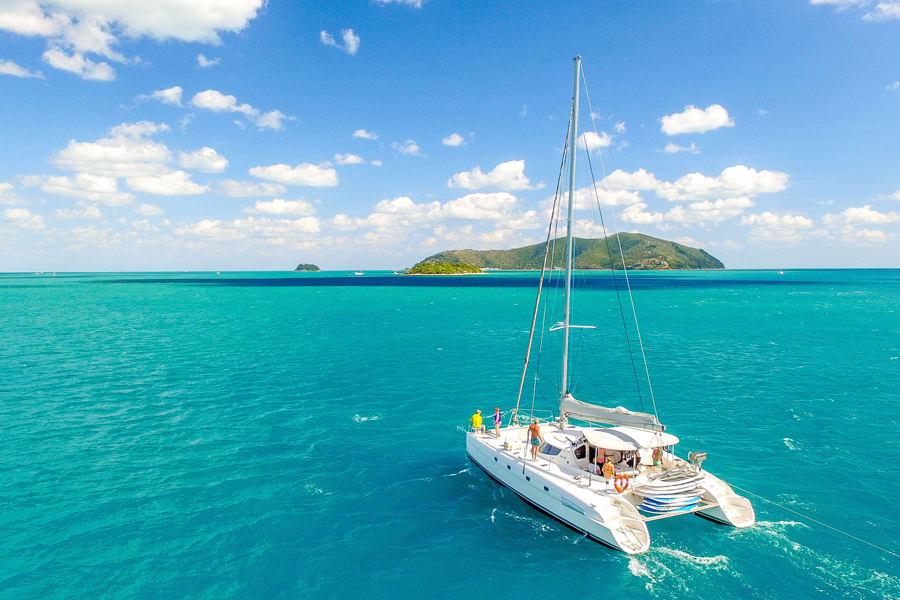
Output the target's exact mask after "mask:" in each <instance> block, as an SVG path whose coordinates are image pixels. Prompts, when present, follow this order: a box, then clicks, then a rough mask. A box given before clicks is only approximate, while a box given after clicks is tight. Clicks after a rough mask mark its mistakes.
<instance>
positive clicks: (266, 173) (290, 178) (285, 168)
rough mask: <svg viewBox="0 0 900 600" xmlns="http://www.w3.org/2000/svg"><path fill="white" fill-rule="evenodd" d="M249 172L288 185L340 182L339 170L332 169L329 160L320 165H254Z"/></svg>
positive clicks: (260, 177)
mask: <svg viewBox="0 0 900 600" xmlns="http://www.w3.org/2000/svg"><path fill="white" fill-rule="evenodd" d="M248 172H249V173H250V174H251V175H253V176H254V177H258V178H259V179H265V180H267V181H275V182H277V183H283V184H286V185H305V186H311V187H333V186H336V185H337V184H338V175H337V171H335V170H334V169H332V168H331V164H330V163H327V162H326V163H322V164H320V165H311V164H309V163H302V164H299V165H297V166H296V167H291V166H289V165H285V164H278V165H270V166H267V167H253V168H252V169H250V170H249V171H248Z"/></svg>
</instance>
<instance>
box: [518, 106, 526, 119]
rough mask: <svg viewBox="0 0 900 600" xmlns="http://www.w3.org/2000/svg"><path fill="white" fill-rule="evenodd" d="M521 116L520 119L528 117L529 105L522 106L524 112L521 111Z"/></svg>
mask: <svg viewBox="0 0 900 600" xmlns="http://www.w3.org/2000/svg"><path fill="white" fill-rule="evenodd" d="M519 116H520V117H526V116H528V105H527V104H523V105H522V110H520V111H519Z"/></svg>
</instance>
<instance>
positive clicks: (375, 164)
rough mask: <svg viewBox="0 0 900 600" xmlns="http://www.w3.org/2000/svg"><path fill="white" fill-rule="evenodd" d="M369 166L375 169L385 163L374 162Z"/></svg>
mask: <svg viewBox="0 0 900 600" xmlns="http://www.w3.org/2000/svg"><path fill="white" fill-rule="evenodd" d="M369 164H370V165H372V166H373V167H380V166H381V165H382V164H384V163H382V162H381V161H380V160H373V161H372V162H370V163H369Z"/></svg>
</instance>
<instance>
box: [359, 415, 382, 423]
mask: <svg viewBox="0 0 900 600" xmlns="http://www.w3.org/2000/svg"><path fill="white" fill-rule="evenodd" d="M382 418H383V417H382V416H381V415H372V416H371V417H361V416H359V415H353V422H354V423H365V422H366V421H380V420H381V419H382Z"/></svg>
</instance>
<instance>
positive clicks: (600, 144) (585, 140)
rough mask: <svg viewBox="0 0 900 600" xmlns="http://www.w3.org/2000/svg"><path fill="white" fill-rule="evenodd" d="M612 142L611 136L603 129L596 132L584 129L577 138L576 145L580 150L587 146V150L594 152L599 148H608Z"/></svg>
mask: <svg viewBox="0 0 900 600" xmlns="http://www.w3.org/2000/svg"><path fill="white" fill-rule="evenodd" d="M610 144H612V138H611V137H610V136H609V134H608V133H606V132H605V131H601V132H600V134H599V135H598V134H596V133H594V132H593V131H585V132H584V133H582V134H581V136H580V137H579V138H578V147H579V148H581V149H582V150H583V149H585V148H587V150H588V151H589V152H594V151H597V150H599V149H600V148H609V146H610Z"/></svg>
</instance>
